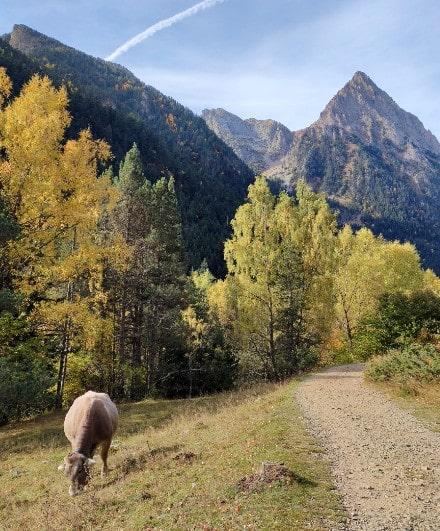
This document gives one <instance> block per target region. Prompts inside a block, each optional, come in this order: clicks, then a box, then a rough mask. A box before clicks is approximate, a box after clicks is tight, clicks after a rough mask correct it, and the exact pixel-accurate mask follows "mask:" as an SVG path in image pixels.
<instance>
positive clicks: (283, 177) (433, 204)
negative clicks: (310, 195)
mask: <svg viewBox="0 0 440 531" xmlns="http://www.w3.org/2000/svg"><path fill="white" fill-rule="evenodd" d="M208 125H210V123H209V122H208ZM210 127H212V125H210ZM218 134H219V136H220V137H221V138H223V139H224V140H225V141H226V142H227V143H228V144H229V145H230V146H231V147H232V148H233V149H234V150H235V151H236V153H237V154H238V155H239V156H242V154H241V153H245V149H244V147H242V148H241V152H239V151H238V150H237V147H236V144H235V143H234V142H231V141H230V139H228V138H227V137H225V136H224V135H223V133H222V130H219V131H218ZM291 138H292V141H291V144H290V147H289V150H288V152H287V153H286V154H285V155H284V156H283V157H282V159H281V160H280V161H279V162H278V163H275V164H270V161H269V162H268V164H267V165H266V166H265V168H264V173H265V175H266V176H267V177H268V178H269V179H272V180H274V181H278V182H280V181H281V182H282V183H283V184H284V186H285V187H286V188H288V189H292V187H293V186H294V184H295V182H296V181H297V180H298V179H305V180H306V181H307V182H308V183H309V184H311V186H312V187H313V188H314V189H315V190H321V191H324V192H325V193H326V194H327V196H328V198H329V200H330V202H331V203H332V204H333V206H334V207H336V208H337V209H338V210H339V211H340V214H341V220H342V222H350V223H351V224H352V225H354V226H363V225H366V226H369V227H371V228H372V229H373V230H374V231H375V232H376V233H382V234H383V235H384V236H385V237H387V238H398V239H400V240H410V241H413V242H414V243H415V244H416V245H417V246H418V248H419V250H420V252H421V254H422V257H423V259H424V263H425V265H428V266H431V267H434V268H435V269H436V270H437V271H439V270H440V245H439V244H438V243H437V242H438V240H439V238H440V209H439V208H438V205H439V204H440V144H439V142H438V141H437V139H436V138H435V136H434V135H433V134H432V133H431V132H430V131H428V130H426V129H425V128H424V126H423V124H422V123H421V121H420V120H419V119H418V118H417V117H416V116H414V115H412V114H410V113H408V112H406V111H404V110H403V109H401V108H400V107H399V106H398V105H397V104H396V103H395V102H394V101H393V99H392V98H391V97H390V96H389V95H388V94H386V93H385V92H384V91H383V90H381V89H380V88H379V87H377V86H376V85H375V83H374V82H373V81H372V80H371V79H370V78H369V77H368V76H367V75H366V74H364V73H362V72H356V74H355V75H354V76H353V78H352V79H351V80H350V81H349V82H348V83H347V84H346V85H345V86H344V87H343V88H342V89H341V90H340V91H339V92H338V93H337V94H336V96H335V97H334V98H333V99H332V100H331V101H330V102H329V103H328V105H327V106H326V108H325V109H324V110H323V112H322V113H321V115H320V117H319V119H318V120H317V121H316V122H315V123H313V124H312V125H311V126H309V127H307V128H306V129H303V130H301V131H298V132H296V133H293V134H292V137H291ZM242 157H243V160H245V161H246V160H247V159H246V157H245V156H242Z"/></svg>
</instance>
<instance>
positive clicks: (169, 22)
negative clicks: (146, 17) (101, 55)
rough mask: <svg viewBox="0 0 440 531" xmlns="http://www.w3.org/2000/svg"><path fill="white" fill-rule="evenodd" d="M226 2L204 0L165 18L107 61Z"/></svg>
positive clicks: (111, 55) (129, 41)
mask: <svg viewBox="0 0 440 531" xmlns="http://www.w3.org/2000/svg"><path fill="white" fill-rule="evenodd" d="M225 1H226V0H204V1H203V2H199V3H198V4H196V5H194V6H192V7H190V8H188V9H185V11H181V12H180V13H177V14H176V15H173V16H172V17H169V18H165V19H164V20H161V21H159V22H156V24H153V25H152V26H150V27H148V28H147V29H146V30H145V31H143V32H142V33H138V34H137V35H135V36H134V37H132V38H131V39H129V40H128V41H127V42H125V43H124V44H122V45H121V46H119V47H118V48H116V50H115V51H114V52H112V53H111V54H110V55H109V56H108V57H106V60H107V61H114V60H115V59H116V58H117V57H119V56H120V55H122V54H123V53H125V52H127V51H128V50H130V49H131V48H133V47H134V46H137V45H138V44H140V43H141V42H143V41H144V40H145V39H149V38H150V37H152V36H153V35H154V34H156V33H157V32H158V31H162V30H163V29H165V28H169V27H170V26H173V25H174V24H177V23H178V22H180V21H181V20H184V19H185V18H188V17H192V16H193V15H196V14H197V13H199V12H200V11H204V10H206V9H209V8H210V7H214V6H215V5H217V4H222V3H223V2H225Z"/></svg>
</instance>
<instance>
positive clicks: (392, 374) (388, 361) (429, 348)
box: [365, 343, 440, 388]
mask: <svg viewBox="0 0 440 531" xmlns="http://www.w3.org/2000/svg"><path fill="white" fill-rule="evenodd" d="M365 374H366V376H367V378H368V379H370V380H374V381H376V382H393V383H396V384H399V385H400V386H401V387H406V388H408V387H409V384H410V383H411V382H414V383H427V382H432V381H434V380H439V379H440V351H439V349H438V347H436V346H434V345H422V344H420V343H412V344H411V345H408V346H406V347H404V348H402V349H401V350H392V351H390V352H389V353H388V354H386V355H385V356H380V357H376V358H373V359H372V360H371V361H370V363H369V365H368V367H367V370H366V372H365Z"/></svg>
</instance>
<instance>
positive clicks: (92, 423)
mask: <svg viewBox="0 0 440 531" xmlns="http://www.w3.org/2000/svg"><path fill="white" fill-rule="evenodd" d="M117 426H118V410H117V409H116V406H115V404H114V403H113V402H112V401H111V399H110V397H109V396H108V395H107V394H106V393H95V392H94V391H87V393H85V394H83V395H82V396H79V397H78V398H76V399H75V401H74V402H73V404H72V406H71V407H70V409H69V411H68V412H67V415H66V418H65V420H64V433H65V435H66V437H67V439H68V440H69V442H70V444H71V445H72V452H71V453H69V454H68V455H67V457H65V458H64V462H63V463H62V464H61V465H60V466H59V467H58V470H62V471H63V472H64V474H65V475H66V476H67V477H68V478H70V487H69V494H70V495H71V496H76V495H77V494H79V493H80V492H81V491H82V490H83V489H84V487H85V486H86V485H87V483H88V481H89V479H90V467H91V466H92V465H94V464H95V463H96V461H95V460H94V459H93V454H94V453H95V450H96V448H97V447H98V446H99V445H101V452H100V454H101V459H102V470H101V475H102V476H105V475H107V472H108V466H107V456H108V451H109V448H110V444H111V442H112V438H113V435H114V433H115V431H116V428H117Z"/></svg>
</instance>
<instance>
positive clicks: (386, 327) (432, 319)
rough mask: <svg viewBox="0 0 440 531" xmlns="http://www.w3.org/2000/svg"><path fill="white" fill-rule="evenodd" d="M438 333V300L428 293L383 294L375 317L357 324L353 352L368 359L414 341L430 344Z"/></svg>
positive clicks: (439, 306)
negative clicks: (419, 340) (418, 340)
mask: <svg viewBox="0 0 440 531" xmlns="http://www.w3.org/2000/svg"><path fill="white" fill-rule="evenodd" d="M439 332H440V297H438V296H437V295H435V294H433V293H431V292H425V291H420V292H415V293H412V294H410V295H405V294H403V293H393V294H385V295H383V296H382V297H381V299H380V301H379V308H378V311H377V313H376V314H375V315H374V316H370V317H369V318H367V319H364V321H363V322H361V323H360V325H359V327H358V329H357V331H356V334H355V336H354V341H353V346H352V351H353V354H354V356H355V357H356V358H358V359H363V360H366V359H369V358H370V357H372V356H375V355H378V354H383V353H385V352H386V351H388V350H390V349H394V348H399V347H402V345H407V344H410V343H412V342H413V341H414V340H415V339H423V340H424V341H425V342H429V341H431V340H432V338H433V337H434V336H435V335H436V334H438V333H439Z"/></svg>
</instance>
